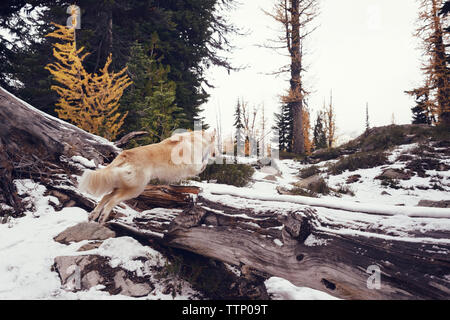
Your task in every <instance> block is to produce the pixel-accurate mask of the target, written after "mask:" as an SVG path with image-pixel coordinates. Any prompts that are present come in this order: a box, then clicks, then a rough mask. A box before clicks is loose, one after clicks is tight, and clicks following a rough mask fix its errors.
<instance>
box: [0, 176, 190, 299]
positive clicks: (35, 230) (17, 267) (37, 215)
mask: <svg viewBox="0 0 450 320" xmlns="http://www.w3.org/2000/svg"><path fill="white" fill-rule="evenodd" d="M16 185H17V187H18V191H19V193H21V194H29V197H28V200H29V202H30V203H33V204H34V207H35V208H34V209H32V210H30V211H28V212H27V213H26V216H25V217H21V218H17V219H11V220H10V221H9V223H7V224H0V299H131V298H130V297H127V296H123V295H114V296H113V295H110V294H109V293H108V292H104V291H102V290H101V289H102V288H101V287H98V288H91V290H89V291H80V292H69V291H65V290H63V289H62V287H61V281H60V279H59V276H58V274H57V273H56V271H52V270H51V269H52V265H53V264H54V259H55V257H57V256H66V255H81V254H99V255H102V256H106V257H109V258H111V260H110V264H111V266H112V267H116V266H121V267H122V268H124V269H127V270H131V271H140V272H145V267H148V266H150V265H157V264H161V263H164V262H165V260H164V258H163V257H162V256H161V255H160V254H159V253H158V252H157V251H155V250H153V249H151V248H150V247H147V246H143V245H141V244H140V243H139V242H137V241H136V240H134V239H132V238H130V237H118V238H113V239H108V240H105V241H104V242H103V244H102V245H101V246H100V247H99V248H98V249H93V250H90V251H84V252H77V250H78V249H79V248H80V247H81V246H82V245H84V244H86V243H87V242H86V241H82V242H79V243H72V244H70V245H64V244H61V243H58V242H55V241H54V240H53V238H54V237H55V236H57V235H58V234H59V233H60V232H62V231H64V230H65V229H67V228H68V227H71V226H73V225H75V224H78V223H80V222H84V221H87V218H88V213H87V212H86V211H85V210H83V209H80V208H77V207H73V208H64V209H63V210H61V211H59V212H55V211H54V209H53V207H52V206H51V205H50V204H49V201H54V199H56V198H54V197H52V196H44V192H45V188H44V187H43V186H41V185H39V184H36V183H34V182H32V181H31V180H20V181H16ZM52 198H54V199H52ZM141 256H144V257H146V258H149V260H147V262H146V263H147V264H148V265H147V266H144V265H143V262H142V261H135V260H134V259H135V258H136V257H141ZM154 284H155V290H154V291H153V292H152V293H150V294H149V295H148V296H147V297H143V298H139V299H173V298H172V296H171V295H170V294H169V295H165V294H162V293H161V291H162V289H163V288H162V286H161V285H160V284H158V283H154ZM182 293H183V294H182V295H178V296H177V297H176V299H187V298H190V297H192V296H193V295H194V294H195V293H196V292H195V291H194V290H192V289H191V288H190V286H189V285H188V284H187V283H184V282H183V288H182Z"/></svg>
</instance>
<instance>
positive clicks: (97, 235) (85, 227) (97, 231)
mask: <svg viewBox="0 0 450 320" xmlns="http://www.w3.org/2000/svg"><path fill="white" fill-rule="evenodd" d="M115 236H116V233H115V232H114V231H112V230H110V229H108V228H107V227H105V226H102V225H100V224H98V223H96V222H82V223H79V224H77V225H75V226H73V227H70V228H67V229H66V230H64V231H63V232H61V233H60V234H59V235H57V236H56V237H54V238H53V239H54V240H55V241H56V242H59V243H63V244H69V243H70V242H80V241H82V240H105V239H108V238H114V237H115Z"/></svg>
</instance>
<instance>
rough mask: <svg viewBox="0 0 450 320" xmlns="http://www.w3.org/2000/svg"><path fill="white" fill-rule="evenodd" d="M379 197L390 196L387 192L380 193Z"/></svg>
mask: <svg viewBox="0 0 450 320" xmlns="http://www.w3.org/2000/svg"><path fill="white" fill-rule="evenodd" d="M381 195H382V196H391V194H390V193H389V192H387V191H383V192H382V193H381Z"/></svg>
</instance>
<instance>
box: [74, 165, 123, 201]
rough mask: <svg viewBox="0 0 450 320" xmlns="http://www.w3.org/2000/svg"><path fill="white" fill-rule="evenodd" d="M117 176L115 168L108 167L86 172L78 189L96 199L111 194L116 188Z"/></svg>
mask: <svg viewBox="0 0 450 320" xmlns="http://www.w3.org/2000/svg"><path fill="white" fill-rule="evenodd" d="M116 180H117V175H116V172H115V170H114V168H110V167H106V168H102V169H99V170H96V171H92V170H86V171H84V173H83V175H82V176H81V179H80V182H79V184H78V189H79V190H80V191H83V192H87V193H90V194H92V195H93V196H95V197H99V196H102V195H104V194H107V193H110V192H111V191H113V190H114V188H115V187H116Z"/></svg>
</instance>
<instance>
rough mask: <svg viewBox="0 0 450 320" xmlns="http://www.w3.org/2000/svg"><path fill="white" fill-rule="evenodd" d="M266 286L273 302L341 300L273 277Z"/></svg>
mask: <svg viewBox="0 0 450 320" xmlns="http://www.w3.org/2000/svg"><path fill="white" fill-rule="evenodd" d="M265 285H266V288H267V292H268V293H269V294H271V295H272V299H273V300H339V299H338V298H336V297H333V296H331V295H329V294H328V293H325V292H322V291H318V290H314V289H310V288H305V287H296V286H295V285H293V284H292V283H290V282H289V281H288V280H286V279H283V278H278V277H272V278H270V279H268V280H266V282H265Z"/></svg>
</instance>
